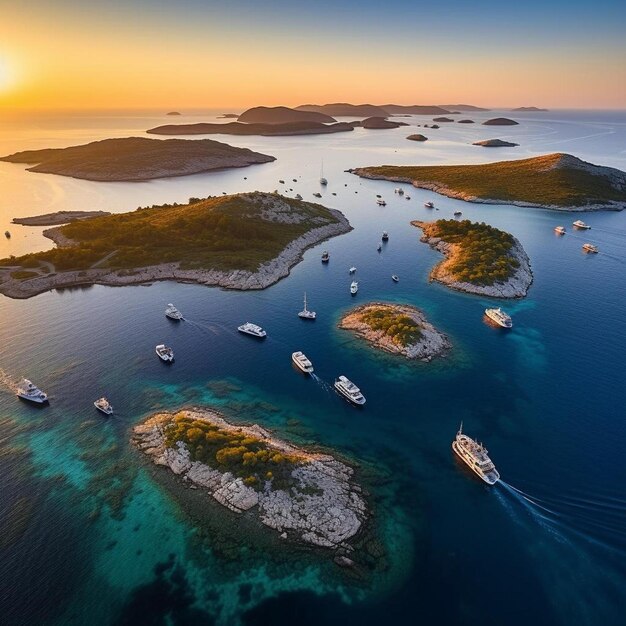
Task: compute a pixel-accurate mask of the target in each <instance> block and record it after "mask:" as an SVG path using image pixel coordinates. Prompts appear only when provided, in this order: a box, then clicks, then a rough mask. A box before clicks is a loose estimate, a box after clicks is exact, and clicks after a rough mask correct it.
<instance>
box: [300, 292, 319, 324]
mask: <svg viewBox="0 0 626 626" xmlns="http://www.w3.org/2000/svg"><path fill="white" fill-rule="evenodd" d="M316 315H317V314H316V313H315V311H309V309H307V308H306V291H305V292H304V308H303V309H302V311H300V312H299V313H298V317H301V318H302V319H304V320H314V319H315V316H316Z"/></svg>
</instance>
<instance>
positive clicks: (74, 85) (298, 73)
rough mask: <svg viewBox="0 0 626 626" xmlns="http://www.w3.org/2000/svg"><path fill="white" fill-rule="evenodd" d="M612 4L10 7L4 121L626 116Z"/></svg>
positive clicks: (624, 16) (620, 5)
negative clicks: (507, 111)
mask: <svg viewBox="0 0 626 626" xmlns="http://www.w3.org/2000/svg"><path fill="white" fill-rule="evenodd" d="M625 33H626V2H617V1H615V0H613V1H611V2H608V1H606V0H595V2H580V1H579V0H568V1H566V0H543V1H537V0H526V1H523V2H522V1H520V0H518V1H517V2H515V4H514V3H513V2H510V1H507V0H501V1H499V2H495V1H491V0H475V1H473V2H467V1H464V0H446V1H445V2H436V1H434V0H429V1H428V2H423V1H422V0H386V1H383V0H377V1H371V0H360V1H358V2H357V1H356V0H333V1H330V0H308V1H307V2H301V1H298V0H296V1H291V2H287V1H286V0H265V1H263V0H221V1H218V0H106V1H102V2H96V1H94V0H81V1H77V0H20V1H16V0H0V107H1V108H4V109H6V110H8V109H14V108H24V109H40V108H43V109H47V108H49V109H59V108H67V109H81V108H84V109H88V108H98V109H106V108H144V109H145V108H163V107H165V108H167V109H170V108H171V109H184V108H185V107H188V108H191V107H193V108H215V107H219V108H224V109H228V108H236V109H241V108H245V107H248V106H254V105H257V104H265V105H270V106H271V105H278V104H284V105H288V106H289V105H297V104H303V103H311V102H313V103H324V102H336V101H349V102H356V103H359V102H372V103H377V104H384V103H388V102H396V103H404V104H455V103H470V104H476V105H484V106H492V107H495V106H506V107H508V106H526V105H535V106H544V107H548V108H551V107H552V108H557V107H563V108H623V109H626V34H625Z"/></svg>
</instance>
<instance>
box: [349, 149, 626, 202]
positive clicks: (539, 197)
mask: <svg viewBox="0 0 626 626" xmlns="http://www.w3.org/2000/svg"><path fill="white" fill-rule="evenodd" d="M350 171H351V172H352V173H354V174H356V175H357V176H361V177H363V178H372V179H376V180H389V181H393V182H400V183H411V184H412V185H413V186H414V187H418V188H420V189H430V190H431V191H436V192H437V193H440V194H441V195H444V196H448V197H450V198H458V199H460V200H465V201H467V202H480V203H485V204H513V205H517V206H523V207H539V208H544V209H555V210H563V211H599V210H617V211H619V210H622V209H624V208H626V172H622V171H621V170H618V169H615V168H612V167H604V166H600V165H593V164H592V163H587V162H585V161H582V160H581V159H578V158H576V157H574V156H572V155H570V154H563V153H555V154H546V155H543V156H538V157H532V158H530V159H520V160H515V161H498V162H495V163H485V164H482V165H424V166H404V165H401V166H393V165H382V166H378V167H363V168H358V169H354V170H350Z"/></svg>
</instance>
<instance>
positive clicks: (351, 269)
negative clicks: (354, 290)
mask: <svg viewBox="0 0 626 626" xmlns="http://www.w3.org/2000/svg"><path fill="white" fill-rule="evenodd" d="M354 272H356V267H354V265H353V266H352V267H351V268H350V269H349V270H348V274H354Z"/></svg>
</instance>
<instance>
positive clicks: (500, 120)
mask: <svg viewBox="0 0 626 626" xmlns="http://www.w3.org/2000/svg"><path fill="white" fill-rule="evenodd" d="M518 124H519V122H516V121H515V120H510V119H509V118H508V117H494V118H493V119H491V120H487V121H486V122H483V126H517V125H518Z"/></svg>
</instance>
